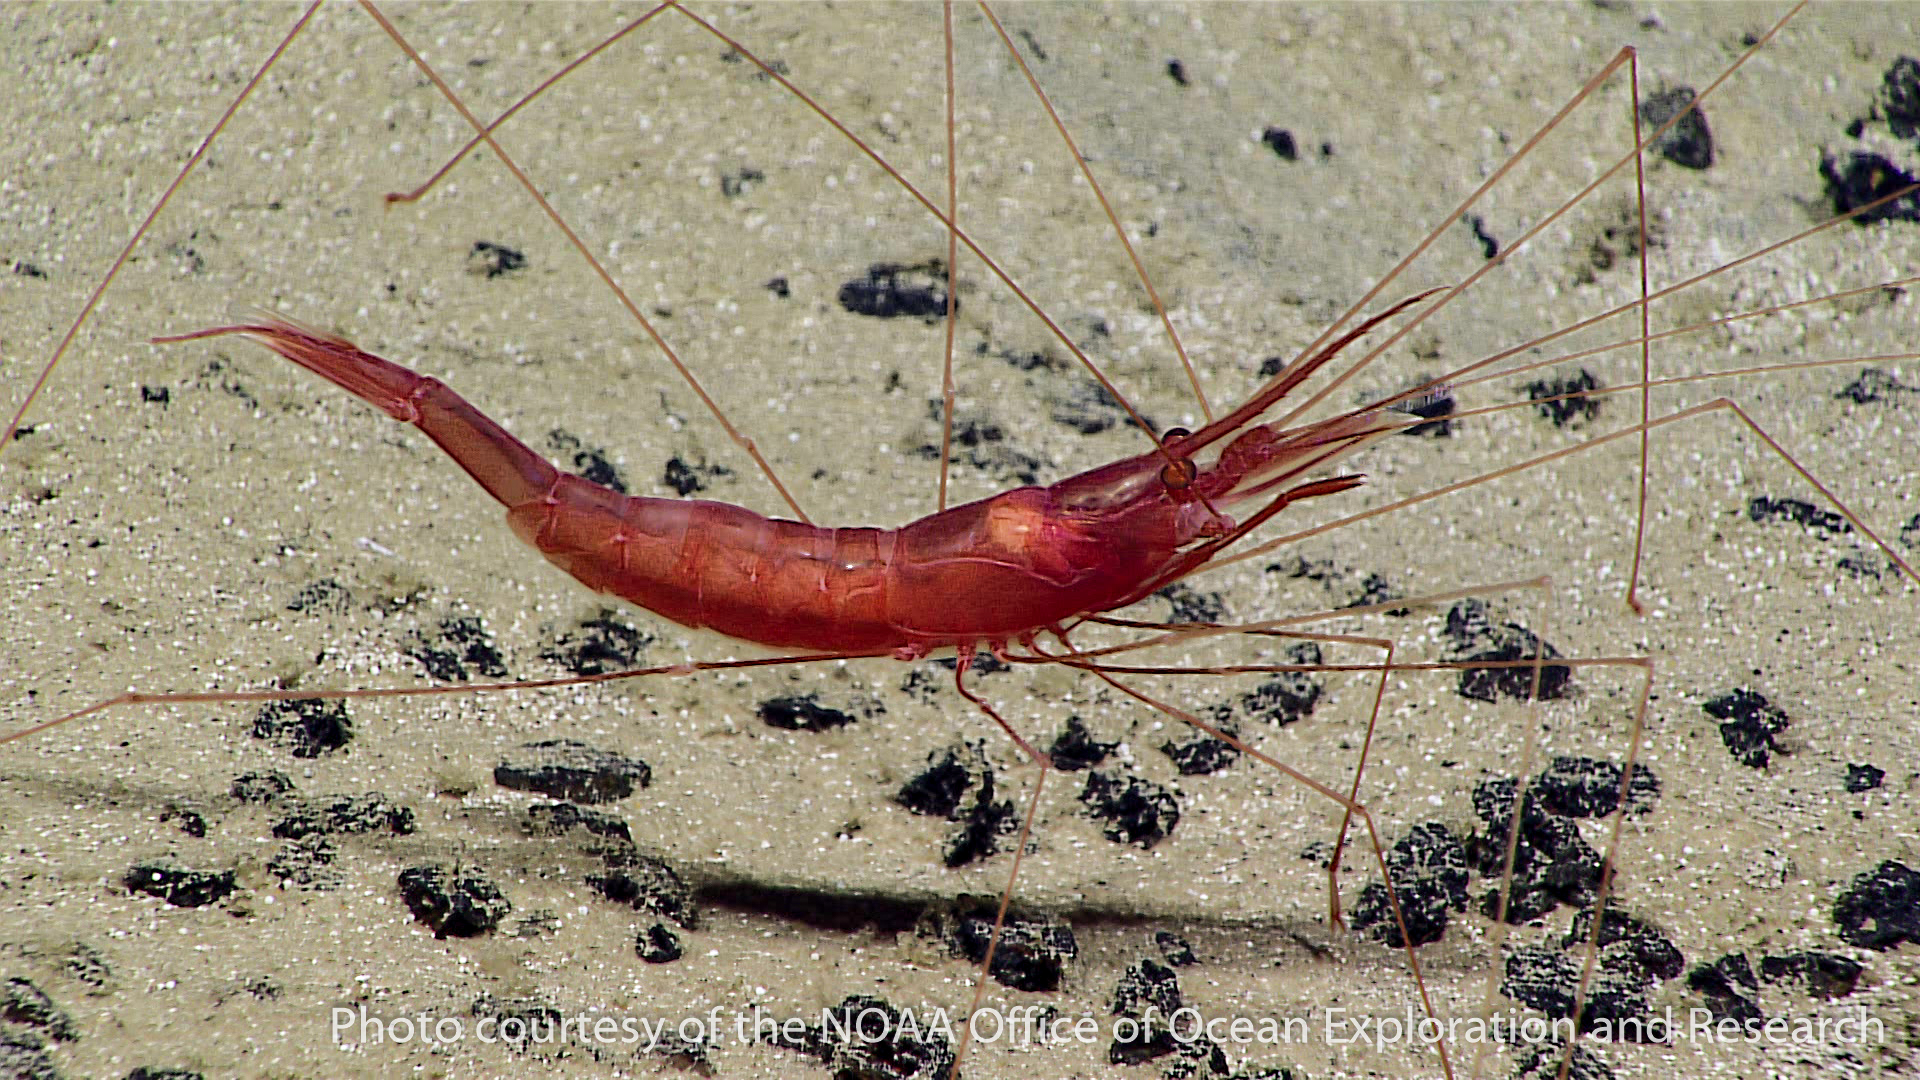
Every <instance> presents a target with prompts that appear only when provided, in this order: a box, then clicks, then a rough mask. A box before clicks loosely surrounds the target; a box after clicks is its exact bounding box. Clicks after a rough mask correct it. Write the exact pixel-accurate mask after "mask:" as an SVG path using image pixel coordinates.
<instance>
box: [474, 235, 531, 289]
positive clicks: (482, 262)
mask: <svg viewBox="0 0 1920 1080" xmlns="http://www.w3.org/2000/svg"><path fill="white" fill-rule="evenodd" d="M526 265H527V257H526V256H525V255H523V254H521V253H520V252H518V251H516V250H514V249H513V248H510V247H508V246H506V245H505V244H496V243H494V242H492V241H491V240H476V241H474V245H473V250H471V251H469V252H467V273H469V274H473V275H476V276H478V277H483V278H487V279H489V280H491V279H493V278H497V277H500V276H501V275H503V274H510V273H512V272H514V271H515V270H523V269H525V268H526Z"/></svg>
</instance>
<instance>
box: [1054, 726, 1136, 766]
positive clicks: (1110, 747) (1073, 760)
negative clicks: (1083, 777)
mask: <svg viewBox="0 0 1920 1080" xmlns="http://www.w3.org/2000/svg"><path fill="white" fill-rule="evenodd" d="M1119 746H1120V744H1119V743H1117V742H1110V743H1103V742H1101V741H1099V740H1098V739H1095V738H1094V737H1093V733H1092V732H1090V731H1088V730H1087V726H1086V724H1084V723H1082V722H1081V720H1080V718H1079V717H1078V716H1069V717H1067V726H1066V727H1065V728H1064V729H1063V730H1062V731H1061V732H1060V734H1059V735H1058V736H1057V737H1055V738H1054V740H1053V745H1052V746H1049V747H1048V748H1047V757H1048V758H1049V759H1050V760H1052V762H1053V767H1054V768H1056V769H1058V770H1060V771H1061V772H1079V771H1081V770H1083V769H1091V768H1093V767H1094V766H1096V765H1098V764H1100V763H1101V762H1103V761H1105V760H1107V757H1108V755H1110V754H1112V753H1113V752H1114V751H1115V750H1117V749H1119Z"/></svg>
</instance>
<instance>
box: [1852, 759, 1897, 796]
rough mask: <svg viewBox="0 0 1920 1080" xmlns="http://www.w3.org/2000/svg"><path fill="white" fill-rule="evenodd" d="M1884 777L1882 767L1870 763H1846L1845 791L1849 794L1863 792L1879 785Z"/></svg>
mask: <svg viewBox="0 0 1920 1080" xmlns="http://www.w3.org/2000/svg"><path fill="white" fill-rule="evenodd" d="M1886 778H1887V774H1886V770H1884V769H1879V768H1876V767H1874V766H1872V765H1848V766H1847V792H1848V794H1851V795H1860V794H1864V793H1865V792H1869V791H1872V790H1874V789H1875V788H1877V787H1879V786H1880V782H1881V781H1883V780H1885V779H1886Z"/></svg>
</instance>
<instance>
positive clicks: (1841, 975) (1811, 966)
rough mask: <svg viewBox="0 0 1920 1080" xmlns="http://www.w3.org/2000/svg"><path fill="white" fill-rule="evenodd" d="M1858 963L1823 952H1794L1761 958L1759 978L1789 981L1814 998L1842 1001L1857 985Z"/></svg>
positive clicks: (1858, 981) (1858, 979)
mask: <svg viewBox="0 0 1920 1080" xmlns="http://www.w3.org/2000/svg"><path fill="white" fill-rule="evenodd" d="M1862 970H1864V969H1863V968H1861V966H1860V965H1859V963H1858V962H1856V961H1853V960H1849V959H1847V958H1846V957H1844V956H1836V955H1834V954H1833V953H1824V952H1796V953H1788V954H1786V955H1785V956H1763V957H1761V958H1760V977H1761V978H1763V979H1765V980H1767V981H1768V982H1780V981H1782V980H1786V979H1792V980H1794V981H1796V982H1800V983H1804V984H1805V985H1806V987H1807V990H1808V991H1809V992H1811V993H1812V994H1813V996H1815V997H1817V998H1827V999H1832V998H1843V997H1846V996H1847V995H1848V994H1851V993H1853V988H1854V987H1855V986H1857V985H1859V983H1860V972H1861V971H1862Z"/></svg>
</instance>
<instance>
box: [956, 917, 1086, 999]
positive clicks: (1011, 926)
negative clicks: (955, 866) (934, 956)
mask: <svg viewBox="0 0 1920 1080" xmlns="http://www.w3.org/2000/svg"><path fill="white" fill-rule="evenodd" d="M992 935H993V914H992V912H986V913H983V914H978V915H967V916H962V917H961V918H958V919H956V920H954V922H953V926H952V928H951V929H950V930H949V931H948V932H947V933H946V934H945V935H944V937H945V940H946V943H947V948H948V949H949V950H950V951H951V952H952V953H953V955H955V956H958V957H962V958H965V959H967V960H971V961H973V962H974V963H976V964H979V963H982V962H984V961H985V960H986V958H987V943H988V941H989V940H990V939H991V938H992ZM1079 955H1080V944H1079V942H1078V941H1076V940H1075V939H1074V936H1073V927H1071V926H1068V925H1067V924H1066V923H1064V922H1061V921H1060V920H1058V919H1045V918H1041V919H1028V918H1022V917H1019V916H1016V915H1014V914H1012V913H1009V914H1008V915H1007V919H1006V923H1005V924H1004V925H1003V926H1001V927H1000V941H999V943H998V944H997V945H995V946H994V949H993V964H992V966H991V967H990V968H989V969H988V971H987V974H988V975H991V976H992V977H993V981H994V982H997V983H999V984H1000V985H1002V986H1005V987H1008V988H1009V989H1013V990H1025V991H1027V992H1029V993H1047V992H1050V991H1054V990H1058V989H1060V984H1061V983H1062V982H1063V981H1064V980H1065V978H1066V971H1067V965H1068V964H1069V963H1071V962H1072V961H1073V959H1074V958H1075V957H1077V956H1079Z"/></svg>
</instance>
